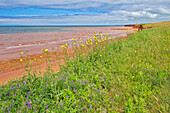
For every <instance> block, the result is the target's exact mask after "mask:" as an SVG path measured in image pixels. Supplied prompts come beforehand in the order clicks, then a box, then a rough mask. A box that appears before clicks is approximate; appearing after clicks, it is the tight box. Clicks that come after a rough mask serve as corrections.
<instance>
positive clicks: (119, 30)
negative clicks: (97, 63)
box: [0, 26, 134, 83]
mask: <svg viewBox="0 0 170 113" xmlns="http://www.w3.org/2000/svg"><path fill="white" fill-rule="evenodd" d="M65 29H66V30H74V31H69V32H37V33H18V34H0V83H2V82H3V81H5V83H6V82H7V81H8V80H10V79H14V78H18V77H19V76H22V74H25V73H26V72H25V71H24V69H25V64H24V63H21V62H19V60H18V58H19V57H20V56H21V55H20V52H25V51H26V50H28V55H32V56H31V57H35V56H37V55H38V54H41V53H42V51H41V49H42V48H44V49H46V48H47V49H49V51H52V48H54V49H57V48H58V47H59V48H60V45H62V44H65V43H71V42H72V40H71V39H72V38H74V39H77V38H81V39H88V38H92V37H93V35H94V34H93V33H94V32H97V33H99V32H102V33H103V34H105V33H106V32H108V35H110V37H111V38H116V37H118V36H126V30H130V31H129V32H134V29H133V28H131V27H122V26H121V27H72V28H71V27H69V28H65ZM41 65H42V66H41V67H42V68H41V70H44V69H45V68H46V66H45V63H42V64H41ZM43 68H44V69H43ZM56 68H58V66H57V65H56Z"/></svg>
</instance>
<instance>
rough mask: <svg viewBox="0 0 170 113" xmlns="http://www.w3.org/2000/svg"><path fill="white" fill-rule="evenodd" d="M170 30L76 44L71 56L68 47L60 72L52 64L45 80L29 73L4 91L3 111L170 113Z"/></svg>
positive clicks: (1, 92) (0, 91) (0, 94)
mask: <svg viewBox="0 0 170 113" xmlns="http://www.w3.org/2000/svg"><path fill="white" fill-rule="evenodd" d="M169 31H170V27H165V28H163V27H162V28H153V29H147V30H142V31H139V32H137V33H135V34H134V35H132V36H129V37H128V39H125V40H113V41H111V40H108V36H107V35H105V36H103V35H102V34H100V35H97V36H94V38H93V39H91V41H90V40H89V41H86V42H79V43H80V44H79V46H76V43H77V41H76V42H75V43H74V42H73V43H72V45H73V46H72V47H73V49H74V53H72V54H71V55H68V54H69V53H68V51H67V46H68V45H63V51H64V52H65V54H66V57H65V65H60V71H59V72H54V70H52V69H51V68H50V63H49V64H48V67H49V68H48V69H47V72H45V73H43V76H39V77H38V76H37V72H35V73H34V74H31V73H29V74H28V75H26V76H24V77H22V78H20V80H17V81H10V82H9V83H8V84H5V85H3V86H0V112H16V111H17V112H30V113H31V112H56V113H61V112H63V113H69V112H88V113H94V112H96V113H98V112H101V113H106V112H129V113H134V112H136V113H143V112H144V113H147V112H148V113H150V112H151V113H153V112H167V113H168V111H170V109H169V99H170V95H169V94H168V93H169V89H170V88H169V86H170V83H169V68H170V65H169V52H170V48H169V45H170V44H169V39H170V37H169V36H170V34H169ZM103 37H104V38H103ZM92 43H93V44H92ZM44 53H45V54H46V56H47V57H48V58H49V59H47V61H48V62H51V60H50V58H51V55H50V54H49V53H48V51H47V50H46V51H45V50H44ZM27 65H28V64H27Z"/></svg>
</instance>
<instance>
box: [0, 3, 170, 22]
mask: <svg viewBox="0 0 170 113" xmlns="http://www.w3.org/2000/svg"><path fill="white" fill-rule="evenodd" d="M169 4H170V1H169V0H60V1H59V0H1V1H0V25H123V24H130V23H149V22H159V21H170V8H169V7H170V5H169Z"/></svg>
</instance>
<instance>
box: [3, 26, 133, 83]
mask: <svg viewBox="0 0 170 113" xmlns="http://www.w3.org/2000/svg"><path fill="white" fill-rule="evenodd" d="M119 29H120V28H119ZM123 29H124V31H123V33H126V31H125V29H126V30H127V29H128V30H129V28H126V27H124V28H123ZM84 30H85V29H84ZM99 30H101V29H98V30H97V31H98V32H99ZM106 30H108V29H106ZM114 30H115V29H114ZM130 30H131V31H133V30H134V29H132V28H131V29H130ZM86 31H87V30H86ZM111 31H112V30H110V34H111ZM81 32H82V33H83V32H84V31H83V29H82V31H81ZM79 33H80V32H79ZM93 33H94V31H90V32H86V33H85V34H79V36H77V37H81V39H82V40H83V39H87V38H89V37H88V36H90V35H91V36H93ZM108 33H109V32H108ZM121 33H122V32H121ZM121 33H117V35H118V36H117V35H115V34H114V38H112V39H116V38H115V37H121V35H120V34H121ZM45 34H46V33H45ZM86 34H90V35H87V36H86ZM22 35H24V34H22ZM111 35H112V34H111ZM83 36H84V37H83ZM74 39H76V38H74ZM71 40H72V39H71V38H63V39H62V40H61V42H59V43H58V44H56V43H52V44H49V45H45V46H44V47H45V48H44V49H49V52H51V49H52V48H61V47H60V46H61V45H62V44H65V43H66V42H67V43H71ZM53 41H55V40H53ZM63 41H64V42H63ZM28 47H29V46H27V47H23V48H22V49H21V48H19V49H18V48H13V49H12V50H14V52H11V53H8V55H11V54H12V55H14V54H18V57H16V58H11V57H10V58H9V59H7V60H0V64H1V65H0V70H1V71H0V80H1V81H0V84H1V83H2V82H3V81H5V83H7V81H9V80H11V79H17V78H19V77H21V76H23V74H26V71H25V69H26V68H25V64H24V62H19V57H20V55H19V54H20V52H24V51H23V50H25V48H28ZM35 47H36V46H35ZM29 49H34V50H32V51H31V52H30V53H29V54H28V55H27V56H26V57H28V58H31V59H34V58H36V57H39V56H40V55H41V53H42V51H41V49H42V47H41V46H39V47H37V48H34V47H31V46H30V47H29ZM5 56H7V54H5ZM14 56H15V55H14ZM1 58H2V57H1ZM40 66H41V67H42V68H41V70H45V69H46V66H45V62H42V63H41V64H40ZM56 67H57V68H59V67H58V64H57V66H56Z"/></svg>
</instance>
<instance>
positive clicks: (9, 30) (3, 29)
mask: <svg viewBox="0 0 170 113" xmlns="http://www.w3.org/2000/svg"><path fill="white" fill-rule="evenodd" d="M106 26H113V25H90V26H89V25H87V26H86V25H84V26H83V25H82V26H81V25H78V26H0V34H14V33H32V32H70V31H75V30H65V28H68V27H106ZM114 26H120V25H114Z"/></svg>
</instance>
